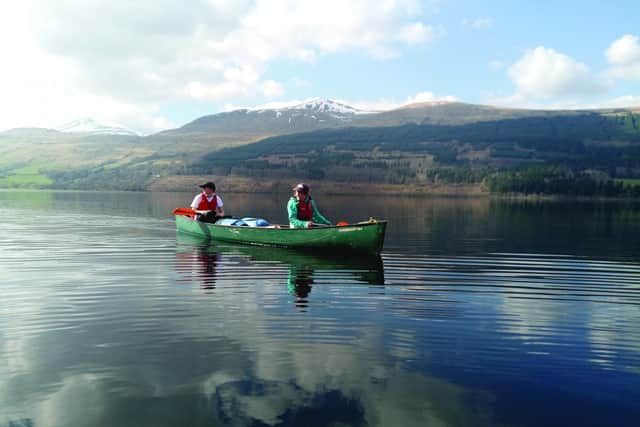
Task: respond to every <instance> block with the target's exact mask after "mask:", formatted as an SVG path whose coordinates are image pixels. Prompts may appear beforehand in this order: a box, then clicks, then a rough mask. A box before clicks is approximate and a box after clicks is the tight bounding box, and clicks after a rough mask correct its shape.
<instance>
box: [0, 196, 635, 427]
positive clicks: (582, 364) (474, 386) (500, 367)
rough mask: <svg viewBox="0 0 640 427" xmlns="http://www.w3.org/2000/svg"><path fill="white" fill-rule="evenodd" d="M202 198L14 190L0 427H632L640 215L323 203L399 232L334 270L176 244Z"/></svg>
mask: <svg viewBox="0 0 640 427" xmlns="http://www.w3.org/2000/svg"><path fill="white" fill-rule="evenodd" d="M222 196H223V199H224V202H225V208H226V211H227V213H228V214H233V215H236V216H240V217H242V216H254V217H255V216H260V217H264V218H267V219H269V220H271V221H273V222H285V220H286V212H285V203H286V201H287V195H284V196H272V195H269V196H259V195H231V194H224V193H223V194H222ZM192 197H193V194H184V193H93V192H36V191H32V192H12V191H5V192H0V272H1V274H2V276H1V277H2V279H1V281H0V295H1V296H0V426H2V427H5V426H7V427H8V426H12V427H13V426H66V427H75V426H427V425H429V426H494V425H495V426H563V427H567V426H637V425H639V423H640V421H639V420H640V403H639V402H640V206H639V205H628V204H622V203H598V202H592V203H587V202H531V201H529V202H523V201H520V202H509V201H499V200H490V199H446V198H445V199H438V198H393V197H365V198H348V197H336V196H327V195H322V194H317V195H316V199H317V202H318V204H319V207H320V208H321V210H322V211H323V213H324V214H325V215H326V216H327V217H329V218H330V219H332V220H333V221H334V222H337V221H341V220H344V221H350V222H352V221H357V220H361V219H368V218H369V217H370V216H373V217H376V218H384V219H388V220H389V221H390V222H389V226H388V229H387V238H386V241H385V246H384V250H383V253H382V255H381V256H380V257H377V256H369V257H348V256H340V257H320V256H310V255H304V254H301V253H296V252H290V251H286V250H281V249H270V248H252V247H242V246H236V245H230V244H219V243H208V242H203V241H201V240H198V239H195V238H190V237H186V236H183V235H176V231H175V224H174V221H173V218H172V217H171V215H170V213H171V210H172V209H173V208H174V207H177V206H187V205H188V204H189V202H190V201H191V198H192Z"/></svg>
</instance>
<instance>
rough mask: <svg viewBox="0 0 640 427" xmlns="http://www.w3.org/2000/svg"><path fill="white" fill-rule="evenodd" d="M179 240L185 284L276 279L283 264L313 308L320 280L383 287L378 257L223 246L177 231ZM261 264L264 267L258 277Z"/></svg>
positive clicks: (293, 287) (292, 287)
mask: <svg viewBox="0 0 640 427" xmlns="http://www.w3.org/2000/svg"><path fill="white" fill-rule="evenodd" d="M176 240H177V250H176V257H177V259H178V262H177V263H176V268H177V270H178V275H179V276H180V277H182V280H181V281H198V282H200V286H201V287H202V289H204V290H207V291H211V290H213V289H214V288H215V286H216V283H217V282H218V283H219V282H220V281H221V280H225V279H226V280H232V281H234V280H237V278H238V277H242V278H244V279H252V278H253V279H260V280H264V279H267V278H271V277H272V276H275V277H277V275H281V274H282V268H281V266H287V267H288V277H287V282H286V283H287V289H288V292H289V293H290V294H291V295H293V296H294V297H295V298H296V300H295V303H296V305H297V306H298V307H306V306H307V305H308V302H309V301H308V300H309V294H310V293H311V290H312V288H313V286H314V284H319V278H320V277H321V278H322V280H321V281H322V282H329V283H328V284H336V283H341V282H348V281H351V282H353V281H355V282H359V283H364V284H368V285H384V267H383V262H382V258H381V257H380V255H378V254H350V255H345V254H334V255H332V254H317V253H308V252H299V251H296V250H292V249H284V248H273V247H261V246H245V245H238V244H233V243H223V242H218V241H211V240H208V239H204V238H198V237H194V236H190V235H186V234H184V233H177V234H176ZM256 266H258V267H260V270H259V273H258V272H256V270H255V267H256ZM216 270H218V271H216ZM221 270H223V272H222V273H221ZM252 276H253V277H252ZM258 276H259V277H258Z"/></svg>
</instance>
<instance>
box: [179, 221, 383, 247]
mask: <svg viewBox="0 0 640 427" xmlns="http://www.w3.org/2000/svg"><path fill="white" fill-rule="evenodd" d="M175 217H176V228H177V230H178V231H180V232H183V233H187V234H191V235H194V236H201V237H208V238H211V239H215V240H221V241H225V242H235V243H242V244H247V245H260V246H278V247H285V248H294V249H306V250H317V251H345V250H346V251H360V252H372V253H380V251H381V250H382V245H383V243H384V234H385V230H386V226H387V222H386V221H369V222H362V223H357V224H353V225H347V226H342V227H316V228H284V227H283V228H266V227H237V226H230V225H216V224H209V223H204V222H201V221H195V220H193V219H191V218H189V217H187V216H183V215H176V216H175Z"/></svg>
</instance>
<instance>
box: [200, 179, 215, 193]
mask: <svg viewBox="0 0 640 427" xmlns="http://www.w3.org/2000/svg"><path fill="white" fill-rule="evenodd" d="M200 188H202V191H203V192H204V193H205V194H206V195H207V196H210V195H211V194H213V193H215V192H216V185H215V184H214V183H213V182H211V181H209V182H205V183H204V184H202V185H201V186H200Z"/></svg>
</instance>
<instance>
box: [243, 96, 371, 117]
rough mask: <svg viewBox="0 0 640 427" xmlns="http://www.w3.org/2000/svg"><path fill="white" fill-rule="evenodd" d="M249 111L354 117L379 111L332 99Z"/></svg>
mask: <svg viewBox="0 0 640 427" xmlns="http://www.w3.org/2000/svg"><path fill="white" fill-rule="evenodd" d="M247 110H249V111H265V110H275V111H280V112H283V111H290V110H305V111H308V112H316V113H327V114H331V113H333V114H336V115H338V116H344V115H352V114H371V113H376V112H377V111H363V110H358V109H357V108H354V107H351V106H350V105H347V104H343V103H341V102H338V101H334V100H332V99H325V98H310V99H307V100H305V101H302V102H297V101H294V102H292V103H289V104H288V105H287V104H282V105H280V106H278V104H272V105H269V104H266V105H264V106H257V107H253V108H247Z"/></svg>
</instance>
